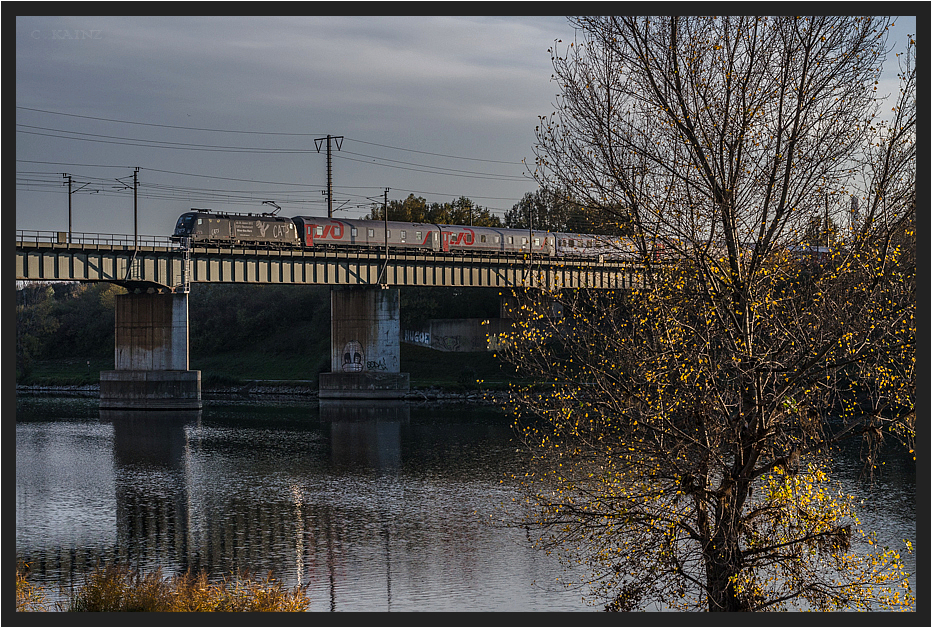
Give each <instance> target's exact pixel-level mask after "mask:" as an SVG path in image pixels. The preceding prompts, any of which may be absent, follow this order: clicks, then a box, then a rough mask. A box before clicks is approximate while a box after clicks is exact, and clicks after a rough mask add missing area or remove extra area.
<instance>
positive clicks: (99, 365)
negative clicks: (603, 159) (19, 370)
mask: <svg viewBox="0 0 932 628" xmlns="http://www.w3.org/2000/svg"><path fill="white" fill-rule="evenodd" d="M190 368H191V369H193V370H199V371H201V383H202V386H203V387H204V388H205V389H210V388H211V387H220V386H238V385H243V384H245V383H246V382H248V381H250V380H286V381H287V380H300V381H307V382H308V385H309V386H311V387H313V388H316V386H317V381H318V374H319V373H321V372H328V371H329V370H330V354H329V352H328V353H327V354H326V355H320V354H312V355H289V354H287V353H285V354H271V353H263V352H259V351H254V350H246V351H234V352H229V353H224V354H215V355H195V356H192V357H191V361H190ZM109 370H113V360H112V359H110V360H106V359H96V360H95V359H92V360H91V361H90V367H89V368H88V365H87V361H86V360H80V359H76V358H72V359H57V360H44V361H41V362H36V363H34V364H33V365H32V368H31V372H30V376H29V377H28V378H27V379H26V380H20V381H19V383H21V384H32V385H62V386H67V385H83V384H98V383H99V382H100V371H109ZM401 371H402V372H404V373H410V378H411V385H412V386H413V387H418V388H430V387H438V388H444V389H449V390H456V391H462V390H475V389H476V388H478V387H480V385H479V384H477V380H482V383H481V388H483V389H485V390H489V389H493V390H494V389H503V388H506V387H507V383H508V382H509V381H515V378H514V376H513V375H509V373H513V371H514V369H513V368H511V367H509V366H508V365H503V364H502V363H501V361H500V360H499V359H498V358H496V357H495V356H494V354H493V353H491V352H488V351H479V352H470V353H452V352H443V351H435V350H433V349H428V348H426V347H418V346H416V345H409V344H406V343H402V344H401Z"/></svg>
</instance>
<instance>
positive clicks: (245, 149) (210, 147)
mask: <svg viewBox="0 0 932 628" xmlns="http://www.w3.org/2000/svg"><path fill="white" fill-rule="evenodd" d="M17 126H18V127H21V128H17V129H16V132H17V133H25V134H29V135H40V136H44V137H56V138H59V139H66V140H79V141H83V142H99V143H104V144H119V145H124V146H138V147H141V148H168V149H177V150H203V151H208V152H231V153H270V154H304V153H310V152H312V151H311V150H310V149H301V148H261V147H254V146H221V145H216V144H195V143H191V142H170V141H166V140H147V139H141V138H132V137H122V136H116V135H103V134H100V133H85V132H82V131H68V130H66V129H54V128H49V127H39V126H34V125H25V124H18V125H17ZM23 129H39V130H40V131H51V132H52V133H40V132H38V131H26V130H23ZM55 133H65V134H68V135H56V134H55ZM75 135H80V136H86V137H73V136H75ZM315 141H316V140H315ZM317 152H319V150H318V151H317ZM347 152H348V153H349V154H352V155H357V156H360V157H368V158H369V159H372V160H374V161H372V162H369V161H366V160H362V159H352V158H349V157H341V158H343V159H348V160H349V161H356V162H359V163H364V164H368V165H378V166H382V167H385V168H399V169H402V170H410V171H413V172H424V173H427V174H442V175H448V176H463V177H469V178H487V179H491V180H495V181H521V180H523V179H524V177H522V176H517V175H499V174H495V173H485V172H475V171H470V170H457V169H454V168H442V167H440V166H430V165H426V164H417V163H411V162H404V161H400V160H395V159H388V158H386V157H376V156H374V155H365V154H362V153H353V152H350V151H347ZM338 157H339V156H338ZM328 159H329V158H328ZM379 160H381V161H388V162H393V163H379ZM393 164H405V166H415V167H414V168H409V167H405V166H398V165H393ZM425 168H426V169H425Z"/></svg>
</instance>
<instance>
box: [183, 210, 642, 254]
mask: <svg viewBox="0 0 932 628" xmlns="http://www.w3.org/2000/svg"><path fill="white" fill-rule="evenodd" d="M386 238H387V240H388V246H389V247H390V248H392V249H395V250H397V249H411V250H428V251H436V252H444V253H457V252H464V253H465V252H475V253H496V254H506V255H509V254H515V255H520V254H522V253H528V252H531V253H534V254H536V255H542V256H568V257H599V258H600V259H613V258H621V257H629V256H631V255H632V254H633V253H634V249H633V248H632V247H631V245H630V244H628V243H627V241H625V240H622V239H621V238H618V237H613V236H595V235H586V234H578V233H552V232H550V231H534V230H528V229H501V228H497V227H467V226H463V225H434V224H422V223H414V222H397V221H388V223H386V222H384V221H380V220H343V219H339V220H338V219H335V218H318V217H314V216H296V217H294V218H286V217H283V216H275V215H272V214H226V213H220V212H212V211H210V210H204V209H195V210H192V211H190V212H186V213H184V214H182V215H181V216H180V217H179V218H178V223H177V224H176V225H175V232H174V234H173V235H172V237H171V239H172V240H175V241H179V242H180V241H182V240H185V239H186V240H187V241H188V243H189V245H190V246H197V245H200V246H250V247H252V246H260V247H266V248H306V249H310V248H319V247H328V248H357V247H358V248H371V249H380V248H385V244H386Z"/></svg>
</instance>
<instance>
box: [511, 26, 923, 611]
mask: <svg viewBox="0 0 932 628" xmlns="http://www.w3.org/2000/svg"><path fill="white" fill-rule="evenodd" d="M571 22H572V24H573V25H574V26H575V27H576V29H577V39H576V41H573V42H571V43H569V45H566V46H561V47H560V48H559V49H558V48H557V47H555V48H554V49H553V50H552V57H553V66H554V70H555V72H554V76H555V80H556V81H557V83H558V85H559V89H560V95H559V99H558V102H557V103H556V105H557V106H556V111H555V112H554V114H553V115H552V116H549V117H543V118H541V120H540V125H539V126H538V127H537V143H536V155H537V159H536V166H535V176H536V178H537V180H538V182H539V183H540V184H541V186H543V187H549V188H552V189H561V190H565V191H566V193H567V194H568V195H570V196H571V197H572V198H574V199H576V200H577V201H578V202H579V203H580V205H581V206H583V207H586V208H587V209H588V210H589V211H592V212H595V213H597V214H598V215H599V216H601V217H603V218H604V219H611V218H619V219H620V218H622V216H623V217H624V218H625V219H626V220H630V224H631V238H632V240H633V242H634V244H635V245H636V250H637V255H636V258H635V259H634V260H632V261H633V262H635V263H636V264H637V265H638V267H639V268H640V269H641V275H640V283H639V286H638V289H635V290H631V291H626V292H607V291H603V292H599V291H595V290H592V291H587V290H561V291H555V292H552V293H547V294H542V293H533V292H529V293H528V295H527V301H526V302H525V303H523V304H522V305H521V307H520V308H519V311H518V313H517V317H518V320H517V322H516V326H515V332H514V333H513V334H512V335H511V336H509V337H506V338H504V339H503V340H504V341H505V349H504V350H503V355H504V357H506V358H507V359H509V360H510V361H512V362H514V363H515V364H516V365H517V366H518V367H519V369H520V370H521V372H522V373H523V374H524V375H525V376H533V377H535V378H536V380H537V381H538V382H541V383H540V384H539V385H537V386H534V387H530V388H527V389H523V390H521V391H517V392H516V396H515V399H514V405H515V411H516V413H517V414H518V421H517V425H518V427H519V428H520V429H521V430H522V433H523V435H524V437H525V438H526V439H527V441H528V443H530V444H531V445H533V446H535V450H536V451H537V452H538V453H537V455H536V456H535V462H534V464H533V465H532V468H531V469H528V470H527V472H526V476H525V477H526V478H527V479H526V482H527V488H528V510H527V519H526V520H524V521H523V523H525V524H527V525H533V529H534V530H537V531H538V533H539V536H538V539H539V542H540V543H541V544H542V545H543V546H544V547H546V548H548V549H550V550H553V551H561V552H563V553H564V554H565V556H567V557H568V558H570V559H572V560H575V561H578V562H579V563H581V564H583V565H584V566H585V567H586V568H587V572H588V573H589V577H588V579H589V582H590V584H591V587H592V588H591V593H592V595H593V596H594V599H596V600H602V602H603V603H605V605H606V608H607V609H609V610H626V609H636V608H642V607H644V606H646V605H649V604H651V603H659V604H663V605H665V606H667V607H672V608H680V609H687V610H702V609H705V610H709V611H744V610H778V609H783V608H787V607H788V606H789V607H790V608H812V609H816V610H832V609H836V608H855V609H867V608H887V607H889V608H903V607H905V608H909V607H910V605H912V604H913V603H914V600H913V597H912V592H911V589H910V587H909V584H908V580H907V576H906V574H904V573H902V561H901V559H900V557H899V555H898V553H897V550H896V549H895V548H893V549H883V548H878V547H877V546H876V545H875V543H876V541H875V538H874V536H872V534H871V533H870V532H869V531H865V530H862V529H861V527H860V525H859V523H858V519H857V513H856V510H855V503H854V500H853V499H852V498H851V497H850V496H847V495H845V494H843V493H842V492H839V489H838V487H837V485H836V484H835V483H834V482H833V481H832V479H831V475H830V471H831V460H832V458H831V455H832V451H833V449H834V448H835V447H836V446H837V445H838V444H839V443H840V442H841V441H842V440H843V439H847V438H858V439H862V440H863V443H864V449H863V451H864V452H865V460H866V461H867V463H868V466H870V465H871V463H872V462H873V460H874V459H873V458H872V456H873V455H874V454H875V452H876V450H877V447H878V446H879V445H880V444H881V443H882V442H883V441H884V440H885V439H887V440H889V439H894V438H898V439H901V440H904V441H905V442H907V444H908V445H909V446H910V448H911V447H912V439H913V437H914V429H915V427H914V421H915V406H914V399H915V397H914V395H915V375H914V367H915V255H914V249H915V227H914V224H913V218H912V217H913V216H914V214H915V65H914V59H915V46H914V45H910V46H909V48H908V50H909V52H908V54H907V55H906V57H904V58H903V59H901V69H902V73H901V85H902V90H901V92H900V94H899V96H898V97H895V98H894V99H893V100H895V103H893V102H890V103H887V104H885V108H886V109H887V110H889V108H890V107H891V105H892V108H893V112H892V116H886V117H878V116H877V113H878V106H879V104H880V102H881V97H882V96H883V95H882V94H878V93H877V91H876V90H877V85H878V77H879V73H880V70H881V68H882V64H883V62H884V60H885V56H886V54H887V30H888V27H889V25H890V22H891V20H889V19H886V18H878V17H820V16H816V17H793V16H786V17H783V16H781V17H750V16H738V17H728V16H725V17H676V16H666V17H577V18H571ZM852 197H854V198H855V199H857V201H856V202H857V203H858V205H859V207H860V211H859V212H858V214H857V220H856V221H853V220H850V217H849V215H847V214H845V213H841V212H835V213H833V215H832V216H830V219H831V220H832V221H834V223H836V224H838V225H840V226H841V228H839V229H837V230H836V233H834V234H833V238H832V239H831V240H830V241H828V240H827V241H828V242H830V244H831V250H830V254H829V255H827V256H825V257H824V258H821V259H812V258H811V257H809V256H807V255H805V254H804V253H803V252H801V248H802V247H801V245H802V244H803V243H804V242H805V239H806V230H807V228H808V227H809V225H810V221H811V220H812V219H813V217H816V218H818V217H824V215H825V207H826V198H829V199H835V200H834V201H833V202H831V203H829V206H830V207H834V208H838V207H845V206H846V205H847V207H851V206H852V202H850V199H851V198H852ZM839 199H841V200H839ZM842 201H847V203H846V202H842ZM553 299H556V300H558V301H560V303H561V304H562V306H563V308H562V311H563V316H562V318H559V317H554V316H552V315H549V314H548V312H550V311H552V308H551V307H550V303H549V301H550V300H553ZM522 475H523V474H522Z"/></svg>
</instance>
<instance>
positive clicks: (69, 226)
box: [61, 172, 97, 244]
mask: <svg viewBox="0 0 932 628" xmlns="http://www.w3.org/2000/svg"><path fill="white" fill-rule="evenodd" d="M61 176H63V177H64V178H65V179H67V180H68V244H71V195H72V194H75V193H77V192H80V191H81V190H83V189H84V188H86V187H87V186H89V185H90V183H85V184H84V185H82V186H81V187H79V188H78V189H76V190H75V189H72V187H71V185H72V183H73V181H72V179H71V175H70V174H68V173H67V172H63V173H62V175H61ZM94 192H97V190H94ZM94 192H92V193H94Z"/></svg>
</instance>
